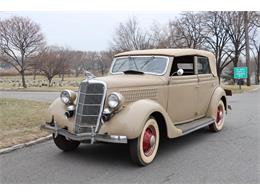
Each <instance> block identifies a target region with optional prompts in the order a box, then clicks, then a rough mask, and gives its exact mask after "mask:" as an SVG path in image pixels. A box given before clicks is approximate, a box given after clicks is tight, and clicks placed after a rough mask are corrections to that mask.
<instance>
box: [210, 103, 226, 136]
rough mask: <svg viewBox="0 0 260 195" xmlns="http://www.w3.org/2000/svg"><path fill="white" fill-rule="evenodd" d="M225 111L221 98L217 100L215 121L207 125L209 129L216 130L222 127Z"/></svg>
mask: <svg viewBox="0 0 260 195" xmlns="http://www.w3.org/2000/svg"><path fill="white" fill-rule="evenodd" d="M225 117H226V112H225V105H224V103H223V101H222V100H220V101H219V103H218V107H217V111H216V116H215V122H214V123H213V124H211V125H210V126H209V128H210V130H212V131H215V132H218V131H221V130H222V129H223V126H224V122H225Z"/></svg>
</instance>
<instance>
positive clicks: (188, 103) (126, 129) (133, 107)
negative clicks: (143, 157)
mask: <svg viewBox="0 0 260 195" xmlns="http://www.w3.org/2000/svg"><path fill="white" fill-rule="evenodd" d="M136 55H140V56H146V55H158V56H167V57H169V62H168V67H167V69H166V71H165V73H164V74H163V75H147V74H144V75H124V74H112V73H111V72H110V74H109V75H108V76H105V77H97V78H94V80H99V81H102V82H105V83H106V85H107V94H106V96H108V95H109V94H110V93H112V92H119V93H121V94H122V95H123V96H124V98H125V103H124V105H123V106H122V108H121V109H120V110H119V111H117V112H116V113H115V114H114V116H113V117H112V118H111V119H110V120H108V121H106V122H104V123H103V124H101V126H100V128H99V130H98V132H97V133H98V134H107V135H120V136H121V135H122V136H126V137H127V139H134V138H137V137H138V136H139V135H140V133H141V131H142V128H143V126H144V125H145V123H146V121H147V119H148V118H149V116H151V115H152V116H155V118H156V117H157V119H158V121H159V123H163V124H164V128H165V129H163V130H164V131H166V132H167V136H168V137H169V138H175V137H179V136H182V135H184V134H185V133H184V132H183V129H181V128H179V127H178V125H179V124H184V123H188V122H191V121H194V120H196V119H200V118H203V117H211V118H212V119H215V118H216V112H217V104H218V102H219V101H220V100H222V101H223V102H224V104H225V110H227V101H226V93H225V91H224V90H223V89H222V88H221V87H220V86H219V81H218V76H217V71H216V65H215V64H216V63H215V57H214V55H213V54H212V53H210V52H206V51H201V50H194V49H157V50H140V51H130V52H125V53H120V54H117V55H116V56H115V57H116V58H117V57H122V56H136ZM186 55H194V56H205V57H207V58H208V60H209V64H210V69H211V73H210V74H204V75H198V74H196V75H190V76H170V71H171V66H172V62H173V60H174V57H177V56H186ZM195 66H196V63H195ZM194 94H196V95H195V96H194ZM76 103H77V100H75V101H74V104H75V105H76ZM106 107H107V104H105V105H104V108H106ZM66 109H67V107H66V105H65V104H64V103H63V102H61V100H60V98H57V99H56V100H55V101H54V102H53V103H52V104H51V106H50V107H49V112H48V114H47V118H46V121H47V122H49V121H51V119H52V117H54V120H55V122H56V125H57V127H58V128H65V127H66V129H67V130H68V132H70V133H71V134H74V133H75V129H74V127H75V124H74V123H75V118H74V117H72V118H66V117H65V115H64V113H65V112H66Z"/></svg>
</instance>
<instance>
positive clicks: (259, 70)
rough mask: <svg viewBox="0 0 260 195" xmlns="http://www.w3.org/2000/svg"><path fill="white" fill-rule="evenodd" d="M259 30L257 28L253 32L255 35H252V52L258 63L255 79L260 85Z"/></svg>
mask: <svg viewBox="0 0 260 195" xmlns="http://www.w3.org/2000/svg"><path fill="white" fill-rule="evenodd" d="M257 30H258V29H255V30H254V32H253V36H252V37H251V42H252V48H251V51H252V54H253V58H254V61H255V63H256V74H255V81H256V84H257V85H259V83H260V82H259V76H260V41H259V40H258V39H257V36H258V34H257Z"/></svg>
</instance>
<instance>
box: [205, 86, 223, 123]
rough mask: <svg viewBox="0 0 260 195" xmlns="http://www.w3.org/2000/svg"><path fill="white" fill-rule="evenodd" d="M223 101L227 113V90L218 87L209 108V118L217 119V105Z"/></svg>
mask: <svg viewBox="0 0 260 195" xmlns="http://www.w3.org/2000/svg"><path fill="white" fill-rule="evenodd" d="M221 99H222V100H223V103H224V105H225V109H226V111H227V99H226V93H225V90H224V89H223V88H222V87H217V88H216V89H215V91H214V93H213V95H212V97H211V101H210V104H209V107H208V112H207V116H208V117H212V118H213V119H216V113H217V105H218V102H219V101H220V100H221Z"/></svg>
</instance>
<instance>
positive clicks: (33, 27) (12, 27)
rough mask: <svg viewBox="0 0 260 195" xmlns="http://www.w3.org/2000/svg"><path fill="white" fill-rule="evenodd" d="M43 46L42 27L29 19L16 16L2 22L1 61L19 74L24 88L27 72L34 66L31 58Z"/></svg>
mask: <svg viewBox="0 0 260 195" xmlns="http://www.w3.org/2000/svg"><path fill="white" fill-rule="evenodd" d="M43 45H44V37H43V34H42V33H41V30H40V26H39V25H38V24H36V23H35V22H33V21H32V20H30V19H29V18H24V17H16V16H14V17H12V18H10V19H6V20H2V21H0V52H1V54H2V55H1V60H2V61H3V62H5V63H7V64H10V65H12V66H13V67H14V68H15V69H16V70H17V71H18V72H19V74H20V75H21V77H22V84H23V87H24V88H26V83H25V71H26V70H28V69H29V68H30V66H31V65H32V61H31V58H32V57H33V56H34V55H36V54H37V51H38V50H39V48H41V47H42V46H43Z"/></svg>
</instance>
